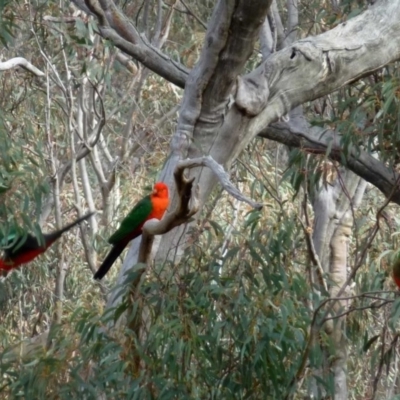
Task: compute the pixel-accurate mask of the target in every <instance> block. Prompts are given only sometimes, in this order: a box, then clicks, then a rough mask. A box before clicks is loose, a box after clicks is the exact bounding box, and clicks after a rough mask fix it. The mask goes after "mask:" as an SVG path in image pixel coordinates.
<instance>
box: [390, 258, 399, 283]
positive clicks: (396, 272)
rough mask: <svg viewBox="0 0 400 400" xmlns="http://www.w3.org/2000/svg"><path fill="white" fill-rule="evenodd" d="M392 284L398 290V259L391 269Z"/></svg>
mask: <svg viewBox="0 0 400 400" xmlns="http://www.w3.org/2000/svg"><path fill="white" fill-rule="evenodd" d="M392 276H393V280H394V283H395V284H396V285H397V287H398V288H399V289H400V258H399V259H398V260H396V261H395V263H394V265H393V269H392Z"/></svg>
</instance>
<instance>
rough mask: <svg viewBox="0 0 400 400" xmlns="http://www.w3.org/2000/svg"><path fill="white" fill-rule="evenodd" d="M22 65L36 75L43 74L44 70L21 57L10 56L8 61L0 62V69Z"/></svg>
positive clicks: (4, 69)
mask: <svg viewBox="0 0 400 400" xmlns="http://www.w3.org/2000/svg"><path fill="white" fill-rule="evenodd" d="M15 67H22V68H24V69H26V70H27V71H29V72H32V73H33V74H35V75H36V76H44V75H45V74H44V72H42V71H40V69H38V68H36V67H35V66H34V65H32V64H31V63H30V62H29V61H28V60H26V59H25V58H23V57H15V58H11V59H10V60H8V61H4V62H0V71H6V70H8V69H11V68H15Z"/></svg>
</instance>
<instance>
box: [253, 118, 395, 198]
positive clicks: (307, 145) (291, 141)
mask: <svg viewBox="0 0 400 400" xmlns="http://www.w3.org/2000/svg"><path fill="white" fill-rule="evenodd" d="M259 136H261V137H263V138H266V139H270V140H273V141H276V142H279V143H282V144H284V145H286V146H289V147H295V148H302V149H304V151H308V152H310V153H314V154H326V153H327V151H328V148H329V149H330V150H329V153H328V154H327V156H328V157H329V158H330V159H331V160H334V161H337V162H339V163H341V164H342V165H344V166H345V167H347V168H348V169H350V170H351V171H353V172H354V173H355V174H356V175H358V176H359V177H360V178H363V179H364V180H366V181H367V182H369V183H371V184H372V185H374V186H375V187H376V188H378V189H379V190H380V191H381V192H382V193H383V194H384V195H385V196H386V197H387V198H390V201H392V202H394V203H396V204H399V205H400V187H399V186H398V185H397V184H396V182H398V181H399V174H398V173H397V172H396V171H395V170H393V169H391V168H388V167H386V166H385V165H384V164H383V163H382V162H381V161H379V160H377V159H376V158H374V157H373V156H372V155H371V154H369V153H367V152H365V151H362V150H360V149H358V148H357V149H356V148H350V149H346V148H344V146H343V145H342V144H341V143H342V141H341V135H340V133H338V132H335V131H333V130H331V129H323V128H317V127H314V128H310V127H309V126H308V125H307V124H306V125H305V126H304V129H302V128H301V127H300V125H299V124H298V125H297V126H296V129H293V128H291V126H290V124H289V123H286V122H283V121H280V122H276V123H273V124H270V125H269V126H268V127H267V128H265V129H263V130H262V131H261V132H260V133H259ZM344 154H346V157H344Z"/></svg>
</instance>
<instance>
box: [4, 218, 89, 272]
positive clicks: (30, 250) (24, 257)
mask: <svg viewBox="0 0 400 400" xmlns="http://www.w3.org/2000/svg"><path fill="white" fill-rule="evenodd" d="M93 214H94V213H93V212H92V213H89V214H86V215H84V216H83V217H81V218H78V219H77V220H76V221H74V222H72V223H71V224H68V225H66V226H64V228H62V229H60V230H59V231H56V232H52V233H44V234H43V240H44V242H42V243H41V242H39V240H38V239H37V238H36V237H35V236H33V235H31V234H29V233H28V234H27V235H23V236H22V235H21V236H18V234H16V233H11V234H10V235H9V236H8V237H6V238H3V240H1V241H0V246H1V247H2V248H3V251H4V256H3V258H0V271H5V272H9V271H11V270H13V269H14V268H18V267H19V266H20V265H22V264H26V263H29V262H30V261H32V260H33V259H35V258H36V257H37V256H39V255H40V254H42V253H44V252H45V251H46V250H47V249H48V248H49V247H50V246H51V245H52V244H53V243H54V242H55V241H56V240H57V239H59V238H60V237H61V235H62V234H63V233H65V232H67V231H69V230H70V229H71V228H73V227H74V226H75V225H77V224H79V223H80V222H82V221H84V220H86V219H88V218H90V217H91V216H92V215H93Z"/></svg>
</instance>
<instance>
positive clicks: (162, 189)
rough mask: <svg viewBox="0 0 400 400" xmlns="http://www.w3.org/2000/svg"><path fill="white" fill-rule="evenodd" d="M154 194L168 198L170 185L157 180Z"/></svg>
mask: <svg viewBox="0 0 400 400" xmlns="http://www.w3.org/2000/svg"><path fill="white" fill-rule="evenodd" d="M152 195H153V196H155V197H159V198H163V199H167V198H168V186H167V185H166V184H165V183H164V182H157V183H156V184H155V185H154V189H153V193H152Z"/></svg>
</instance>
